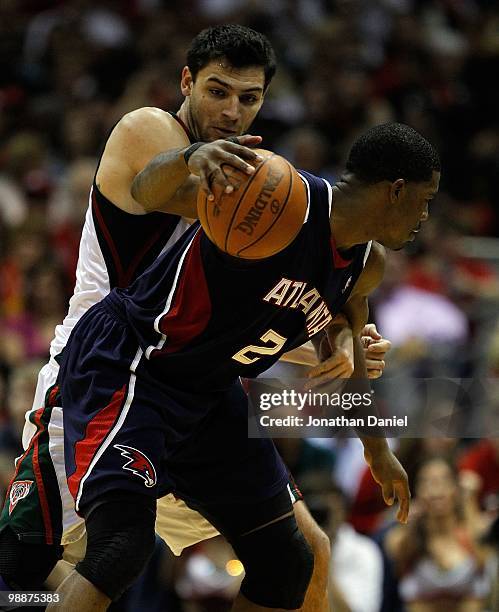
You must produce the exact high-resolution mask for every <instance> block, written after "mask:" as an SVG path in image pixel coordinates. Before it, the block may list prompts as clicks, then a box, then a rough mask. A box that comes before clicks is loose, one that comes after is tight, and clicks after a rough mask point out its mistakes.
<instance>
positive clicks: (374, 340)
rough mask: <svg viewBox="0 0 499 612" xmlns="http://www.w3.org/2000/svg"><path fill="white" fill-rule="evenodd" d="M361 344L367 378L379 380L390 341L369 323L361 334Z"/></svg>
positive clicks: (390, 344) (390, 345) (389, 347)
mask: <svg viewBox="0 0 499 612" xmlns="http://www.w3.org/2000/svg"><path fill="white" fill-rule="evenodd" d="M361 342H362V346H363V347H364V355H365V358H366V366H367V376H368V378H379V377H380V376H382V375H383V370H384V369H385V355H386V354H387V353H388V351H389V350H390V349H391V348H392V343H391V342H390V340H387V339H386V338H383V336H382V335H381V334H380V333H379V332H378V330H377V329H376V325H374V323H369V324H368V325H366V326H365V327H364V329H363V330H362V333H361Z"/></svg>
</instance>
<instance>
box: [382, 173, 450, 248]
mask: <svg viewBox="0 0 499 612" xmlns="http://www.w3.org/2000/svg"><path fill="white" fill-rule="evenodd" d="M439 183H440V172H436V171H434V172H433V175H432V178H431V180H429V181H425V182H422V183H415V182H406V181H404V180H402V179H399V181H395V182H394V183H393V184H392V186H391V191H390V205H389V207H388V210H387V211H386V215H385V219H386V223H385V226H384V234H385V235H384V236H383V237H382V239H381V240H380V242H381V243H382V244H383V245H384V246H386V247H388V248H389V249H395V250H398V249H401V248H402V247H403V246H404V245H405V244H406V243H407V242H411V241H412V240H414V239H415V238H416V236H417V234H418V232H419V231H420V230H421V224H422V223H423V222H424V221H426V220H427V219H428V215H429V212H428V206H429V203H430V202H431V200H432V199H433V198H434V197H435V195H436V194H437V192H438V186H439Z"/></svg>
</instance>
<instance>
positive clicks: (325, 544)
mask: <svg viewBox="0 0 499 612" xmlns="http://www.w3.org/2000/svg"><path fill="white" fill-rule="evenodd" d="M309 535H310V537H309ZM305 538H306V540H307V542H308V543H309V544H310V546H311V548H312V551H313V553H314V558H315V559H316V560H317V559H321V560H322V561H325V562H327V561H329V559H330V558H331V540H330V539H329V536H328V535H327V534H326V533H324V531H323V530H322V529H321V528H320V527H319V526H318V525H317V524H316V523H314V527H313V530H312V533H310V534H309V533H306V534H305Z"/></svg>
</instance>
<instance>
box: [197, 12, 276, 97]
mask: <svg viewBox="0 0 499 612" xmlns="http://www.w3.org/2000/svg"><path fill="white" fill-rule="evenodd" d="M219 58H226V59H227V60H228V62H229V64H230V65H231V66H233V67H234V68H245V67H247V66H261V67H262V68H263V70H264V73H265V89H267V87H268V85H269V83H270V81H271V80H272V77H273V76H274V74H275V71H276V59H275V53H274V49H273V48H272V45H271V44H270V42H269V41H268V39H267V38H266V37H265V36H264V35H263V34H260V33H259V32H255V30H252V29H251V28H247V27H244V26H241V25H235V24H228V25H219V26H214V27H211V28H207V29H206V30H202V31H201V32H200V33H199V34H198V35H197V36H196V37H195V38H194V39H193V40H192V42H191V45H190V47H189V50H188V51H187V65H188V66H189V70H190V71H191V74H192V78H193V79H195V78H196V75H197V73H198V72H199V71H200V70H201V69H202V68H204V67H205V66H206V65H207V64H209V63H210V62H211V61H213V60H215V59H219Z"/></svg>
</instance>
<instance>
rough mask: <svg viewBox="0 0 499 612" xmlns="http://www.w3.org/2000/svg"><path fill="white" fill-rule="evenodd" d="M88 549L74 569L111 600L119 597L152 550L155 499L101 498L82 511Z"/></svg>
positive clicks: (129, 497) (140, 569)
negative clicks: (97, 503) (97, 502)
mask: <svg viewBox="0 0 499 612" xmlns="http://www.w3.org/2000/svg"><path fill="white" fill-rule="evenodd" d="M85 517H86V529H87V551H86V554H85V558H84V559H83V561H81V562H80V563H78V564H77V566H76V571H77V572H78V573H79V574H81V575H82V576H83V577H84V578H86V579H87V580H89V581H90V582H91V583H92V584H93V585H94V586H96V587H97V588H98V589H99V590H100V591H102V592H103V593H104V594H105V595H107V596H108V597H109V598H110V599H112V600H116V599H118V598H119V597H120V596H121V595H122V594H123V592H124V591H125V590H126V589H127V588H128V587H129V586H130V585H131V584H132V583H133V582H134V580H135V579H136V578H137V577H138V575H139V574H140V573H141V572H142V570H143V569H144V567H145V566H146V564H147V562H148V561H149V558H150V557H151V555H152V553H153V550H154V541H155V534H154V522H155V518H156V500H154V499H151V498H148V497H145V496H142V495H135V496H131V495H126V496H121V497H120V498H117V497H115V496H113V497H112V498H111V499H107V500H102V503H99V505H94V506H93V508H92V509H90V510H89V512H87V513H85Z"/></svg>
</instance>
